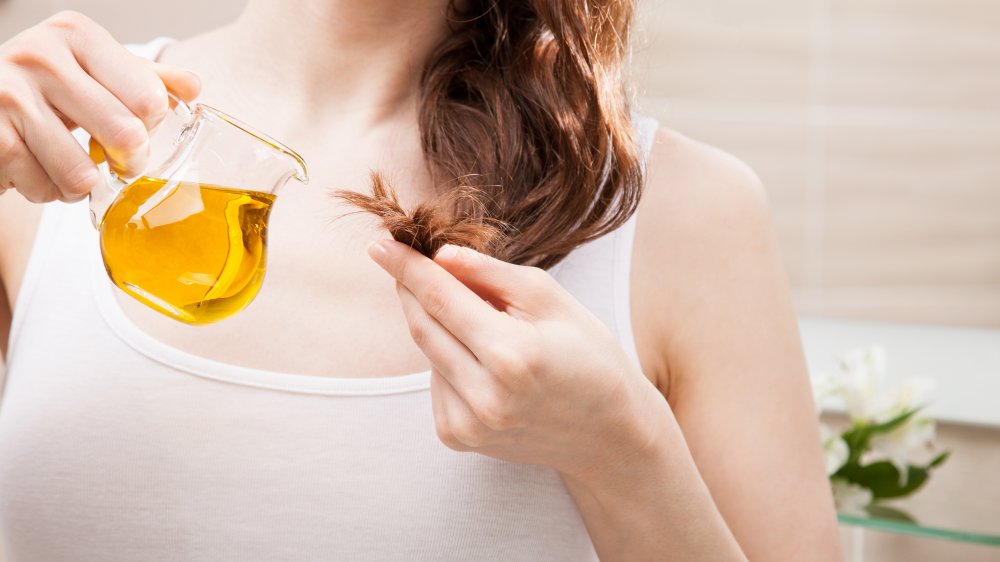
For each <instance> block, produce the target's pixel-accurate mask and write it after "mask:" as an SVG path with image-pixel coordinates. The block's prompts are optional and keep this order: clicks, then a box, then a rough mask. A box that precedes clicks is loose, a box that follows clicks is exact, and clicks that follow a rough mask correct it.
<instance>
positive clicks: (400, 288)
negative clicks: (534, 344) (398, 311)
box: [396, 282, 489, 396]
mask: <svg viewBox="0 0 1000 562" xmlns="http://www.w3.org/2000/svg"><path fill="white" fill-rule="evenodd" d="M396 292H397V293H398V294H399V301H400V303H401V304H402V307H403V314H404V315H405V316H406V322H407V324H408V326H409V328H410V336H411V337H412V338H413V341H414V342H415V343H416V344H417V346H418V347H420V350H421V351H423V352H424V355H426V356H427V358H428V359H430V361H431V363H432V364H433V365H434V368H435V369H437V370H438V371H440V372H441V373H442V374H443V375H444V376H445V377H446V378H447V379H448V381H449V382H450V383H451V385H452V387H454V388H456V389H460V394H462V395H463V396H467V395H468V394H478V393H481V392H483V391H484V390H485V388H484V387H485V386H486V385H487V383H488V382H489V379H488V378H487V377H486V374H485V373H483V372H482V367H481V366H480V365H479V361H477V360H476V357H475V356H474V355H473V354H472V352H471V351H469V348H467V347H465V344H463V343H462V342H460V341H459V340H458V339H456V338H455V336H454V335H452V334H451V332H449V331H448V330H446V329H445V328H444V326H442V325H441V324H440V323H439V322H438V321H437V320H435V319H434V318H433V317H432V316H431V315H430V314H428V313H427V311H426V310H424V308H423V307H422V306H421V305H420V303H419V302H418V301H417V297H415V296H414V295H413V293H411V292H410V290H409V289H407V288H406V287H405V286H404V285H402V284H401V283H399V282H397V283H396Z"/></svg>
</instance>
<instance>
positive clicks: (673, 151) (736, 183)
mask: <svg viewBox="0 0 1000 562" xmlns="http://www.w3.org/2000/svg"><path fill="white" fill-rule="evenodd" d="M647 172H648V174H647V178H646V187H645V191H644V193H643V199H642V203H641V207H640V213H643V212H644V213H645V214H647V215H648V214H653V215H655V216H658V217H660V218H661V219H667V218H669V219H670V220H656V221H647V224H648V225H649V226H655V227H657V228H659V229H663V232H661V233H663V234H666V233H669V232H682V231H683V232H685V233H687V234H699V233H700V234H702V235H706V236H709V235H713V234H719V232H718V231H717V230H716V229H714V228H712V226H713V224H718V223H720V222H721V223H725V224H729V225H730V226H734V225H733V223H732V222H731V221H734V220H735V221H737V222H738V223H740V224H743V225H745V226H752V223H759V222H760V221H767V220H769V218H768V215H769V212H768V204H767V196H766V193H765V190H764V186H763V185H762V183H761V181H760V178H759V177H758V176H757V174H756V173H755V172H754V171H753V169H752V168H750V166H749V165H747V164H746V163H745V162H744V161H742V160H740V159H739V158H737V157H736V156H734V155H732V154H730V153H728V152H726V151H724V150H722V149H719V148H717V147H714V146H712V145H709V144H706V143H704V142H701V141H698V140H695V139H692V138H690V137H688V136H685V135H684V134H682V133H680V132H678V131H675V130H672V129H668V128H663V127H661V128H660V129H659V130H658V131H657V133H656V137H655V139H654V142H653V147H652V151H651V153H650V156H649V162H648V165H647ZM758 226H759V225H758ZM691 229H693V230H691Z"/></svg>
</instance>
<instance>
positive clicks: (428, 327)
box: [369, 240, 668, 480]
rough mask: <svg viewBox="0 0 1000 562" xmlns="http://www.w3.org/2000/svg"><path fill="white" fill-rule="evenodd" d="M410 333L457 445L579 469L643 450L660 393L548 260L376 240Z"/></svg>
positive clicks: (446, 437) (441, 427) (441, 428)
mask: <svg viewBox="0 0 1000 562" xmlns="http://www.w3.org/2000/svg"><path fill="white" fill-rule="evenodd" d="M369 254H370V255H371V256H372V258H373V259H374V260H375V261H376V262H377V263H378V264H379V265H380V266H381V267H382V268H383V269H385V270H386V271H387V272H389V274H391V275H392V276H393V277H394V278H395V279H396V289H397V292H398V294H399V299H400V302H401V303H402V306H403V312H404V313H405V315H406V318H407V322H408V325H409V329H410V334H411V336H412V337H413V340H414V341H415V342H416V344H417V345H418V346H419V347H420V348H421V350H422V351H423V352H424V354H425V355H426V356H427V358H428V359H429V360H430V362H431V365H432V371H431V401H432V403H433V408H434V419H435V427H436V430H437V434H438V437H439V438H440V439H441V441H442V442H443V443H444V444H445V445H447V446H448V447H450V448H452V449H454V450H457V451H476V452H479V453H482V454H485V455H489V456H491V457H496V458H499V459H503V460H508V461H513V462H519V463H531V464H544V465H547V466H550V467H552V468H555V469H556V470H558V471H560V472H562V473H563V474H566V475H570V476H573V477H575V478H578V479H581V480H582V479H586V478H588V477H589V476H592V475H595V472H599V471H601V470H606V469H608V468H611V467H614V466H619V465H620V464H621V463H624V462H626V461H628V460H629V459H632V458H633V457H635V455H638V454H642V453H644V452H646V450H647V449H648V448H650V447H651V445H652V444H653V443H654V442H655V441H656V431H657V429H658V428H660V427H661V424H660V423H658V422H657V421H656V420H657V419H658V418H659V419H662V416H663V414H664V409H667V408H668V405H667V402H666V400H664V399H663V396H662V394H660V393H659V391H658V390H657V389H656V387H655V386H654V385H653V384H652V383H651V382H650V381H649V380H648V379H647V378H646V377H645V376H644V375H643V374H642V372H641V370H640V368H639V366H638V365H636V364H635V363H634V362H633V361H632V360H631V359H630V358H628V357H627V355H626V354H625V352H624V350H623V349H622V348H621V346H620V345H619V344H618V342H617V340H616V339H615V337H614V336H613V335H612V334H611V332H610V331H609V330H608V329H607V328H606V327H605V325H604V324H603V323H601V321H600V320H598V319H597V318H596V317H595V316H594V315H593V314H591V313H590V311H589V310H587V309H586V308H585V307H584V306H583V305H582V304H580V303H579V302H578V301H577V300H576V299H574V298H573V297H572V295H570V294H569V293H568V292H567V291H566V290H565V289H564V288H563V287H562V286H560V285H559V284H558V283H557V282H556V281H555V280H554V279H553V278H552V277H551V276H550V275H549V274H548V273H547V272H545V271H544V270H542V269H539V268H536V267H526V266H519V265H513V264H509V263H506V262H503V261H500V260H497V259H495V258H492V257H490V256H487V255H484V254H481V253H479V252H476V251H475V250H472V249H469V248H462V247H458V246H451V245H448V246H445V247H444V248H442V249H441V250H440V251H439V252H438V253H437V255H436V256H435V258H434V260H430V259H428V258H427V257H425V256H423V255H422V254H420V253H418V252H416V251H415V250H413V249H411V248H409V247H408V246H406V245H405V244H401V243H399V242H396V241H394V240H381V241H379V242H376V243H374V244H372V245H371V246H370V248H369Z"/></svg>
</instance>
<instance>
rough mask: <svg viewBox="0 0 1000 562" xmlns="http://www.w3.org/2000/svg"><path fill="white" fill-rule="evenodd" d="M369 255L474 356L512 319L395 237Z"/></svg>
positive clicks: (377, 246)
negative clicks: (397, 240)
mask: <svg viewBox="0 0 1000 562" xmlns="http://www.w3.org/2000/svg"><path fill="white" fill-rule="evenodd" d="M368 252H369V255H371V256H372V259H374V260H375V262H376V263H378V264H379V265H380V266H381V267H382V268H383V269H385V270H386V271H387V272H388V273H389V274H390V275H392V276H393V277H395V278H396V280H397V281H399V282H400V283H401V284H402V285H403V286H405V287H406V288H407V289H409V291H410V292H411V293H412V294H413V295H414V296H415V297H416V299H417V301H418V302H419V303H420V305H421V306H422V307H423V309H424V310H426V311H427V313H428V314H430V315H431V316H432V317H434V319H436V320H437V321H438V322H440V323H441V325H442V326H444V328H445V329H446V330H448V331H449V332H451V333H452V334H453V335H454V336H455V337H456V338H458V339H459V340H460V341H461V342H462V343H463V344H465V346H466V347H468V348H469V350H471V351H472V353H473V354H475V355H476V356H477V357H480V353H482V352H484V351H485V350H487V349H488V348H489V346H490V345H491V343H492V342H493V341H495V339H496V337H497V336H498V335H500V334H501V333H505V332H507V331H508V330H510V329H511V326H510V322H512V319H511V318H510V317H508V316H507V315H505V314H503V313H502V312H499V311H498V310H496V309H495V308H493V306H491V305H490V304H489V303H487V302H486V301H484V300H483V299H481V298H480V297H479V296H477V295H476V294H475V293H473V292H472V291H471V290H469V288H468V287H466V286H465V285H463V284H462V283H461V282H460V281H459V280H458V279H455V277H454V276H452V275H451V274H450V273H448V272H447V271H446V270H444V269H442V268H441V267H439V266H438V265H437V264H435V263H434V262H433V261H431V260H429V259H427V257H425V256H423V255H421V254H420V253H419V252H417V251H415V250H413V249H412V248H410V247H408V246H406V245H405V244H401V243H399V242H396V241H395V240H381V241H379V242H376V243H374V244H372V245H371V246H370V247H369V250H368Z"/></svg>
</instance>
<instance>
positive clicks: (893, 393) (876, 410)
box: [813, 345, 934, 423]
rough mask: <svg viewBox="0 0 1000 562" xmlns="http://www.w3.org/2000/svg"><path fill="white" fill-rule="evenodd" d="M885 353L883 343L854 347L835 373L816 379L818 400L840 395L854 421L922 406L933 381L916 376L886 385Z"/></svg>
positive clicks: (878, 419) (876, 418)
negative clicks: (899, 382) (895, 384)
mask: <svg viewBox="0 0 1000 562" xmlns="http://www.w3.org/2000/svg"><path fill="white" fill-rule="evenodd" d="M885 373H886V354H885V349H883V348H882V347H881V346H877V345H873V346H869V347H864V348H859V349H855V350H853V351H851V352H849V353H847V354H846V355H845V356H844V357H843V358H842V359H841V361H840V370H839V371H838V372H837V373H835V374H828V375H821V376H818V377H816V378H815V379H814V380H813V392H814V395H815V397H816V400H817V402H818V401H820V400H822V399H823V398H825V397H827V396H835V397H839V398H840V399H841V400H843V402H844V408H845V409H846V410H847V415H848V416H849V417H850V418H851V421H852V422H854V423H882V422H886V421H889V420H890V419H892V418H894V417H896V416H899V415H900V414H903V413H904V412H906V411H908V410H912V409H914V408H917V407H920V406H922V405H923V400H924V399H925V398H926V397H927V396H928V395H929V394H930V391H931V390H932V389H933V387H934V382H933V381H932V380H931V379H927V378H913V379H907V380H905V381H903V382H902V383H901V384H900V385H899V386H897V387H892V386H890V385H888V384H886V374H885Z"/></svg>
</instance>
